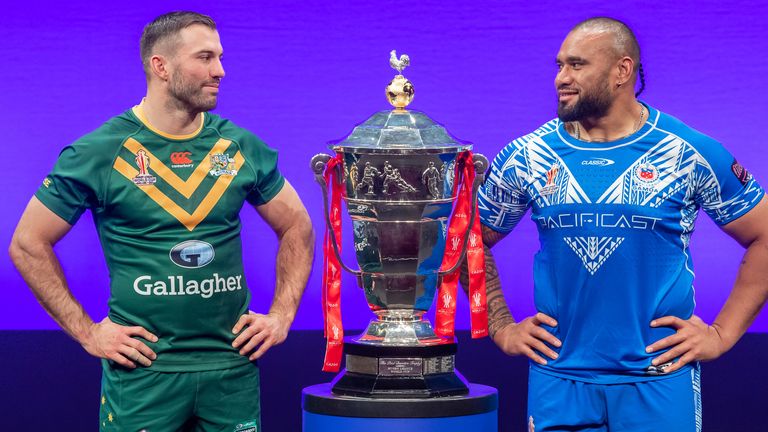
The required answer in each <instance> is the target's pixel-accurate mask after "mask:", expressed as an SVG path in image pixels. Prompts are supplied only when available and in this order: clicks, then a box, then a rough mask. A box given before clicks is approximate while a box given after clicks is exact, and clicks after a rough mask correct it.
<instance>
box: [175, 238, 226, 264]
mask: <svg viewBox="0 0 768 432" xmlns="http://www.w3.org/2000/svg"><path fill="white" fill-rule="evenodd" d="M168 256H169V257H170V258H171V261H172V262H173V263H174V264H176V265H177V266H179V267H184V268H200V267H205V266H206V265H208V264H209V263H210V262H211V261H213V258H214V257H215V256H216V253H215V252H214V250H213V246H211V245H210V244H209V243H206V242H204V241H200V240H187V241H184V242H181V243H179V244H177V245H176V246H174V247H173V249H171V252H170V253H169V254H168Z"/></svg>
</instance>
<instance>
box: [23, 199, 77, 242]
mask: <svg viewBox="0 0 768 432" xmlns="http://www.w3.org/2000/svg"><path fill="white" fill-rule="evenodd" d="M71 228H72V225H70V224H69V223H68V222H67V221H65V220H64V219H62V218H61V217H60V216H58V215H57V214H56V213H54V212H53V211H51V210H50V209H49V208H48V207H46V206H45V205H44V204H43V203H42V202H40V200H39V199H37V197H34V196H33V197H32V199H31V200H30V201H29V204H27V208H26V209H24V213H23V214H22V215H21V219H19V224H18V225H17V226H16V231H15V232H14V234H13V242H14V243H18V242H21V243H29V242H34V243H48V244H51V245H53V244H55V243H56V242H58V241H59V239H61V238H62V237H64V235H65V234H66V233H68V232H69V230H70V229H71Z"/></svg>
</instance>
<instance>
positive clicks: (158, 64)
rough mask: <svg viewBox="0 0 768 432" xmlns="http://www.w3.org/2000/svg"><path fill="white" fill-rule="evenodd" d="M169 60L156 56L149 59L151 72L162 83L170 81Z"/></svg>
mask: <svg viewBox="0 0 768 432" xmlns="http://www.w3.org/2000/svg"><path fill="white" fill-rule="evenodd" d="M169 66H170V64H169V62H168V58H167V57H165V56H162V55H159V54H155V55H153V56H152V57H150V58H149V72H150V73H151V74H152V75H154V76H156V77H157V78H159V79H160V80H162V81H168V79H169V77H170V76H171V71H170V68H169Z"/></svg>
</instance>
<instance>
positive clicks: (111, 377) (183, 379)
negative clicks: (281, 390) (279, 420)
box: [99, 361, 261, 432]
mask: <svg viewBox="0 0 768 432" xmlns="http://www.w3.org/2000/svg"><path fill="white" fill-rule="evenodd" d="M102 363H103V366H104V368H103V369H104V372H103V375H102V380H101V401H100V402H101V409H100V411H99V430H100V431H104V432H106V431H120V432H137V431H146V432H175V431H204V432H208V431H226V432H261V419H260V414H261V407H260V404H259V401H260V399H259V368H258V366H256V364H252V363H249V364H246V365H243V366H238V367H235V368H232V369H221V370H212V371H200V372H154V371H150V370H147V369H143V368H136V369H126V368H123V367H121V366H117V365H110V364H109V363H107V362H106V361H104V362H102Z"/></svg>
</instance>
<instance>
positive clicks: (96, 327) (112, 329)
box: [83, 317, 157, 369]
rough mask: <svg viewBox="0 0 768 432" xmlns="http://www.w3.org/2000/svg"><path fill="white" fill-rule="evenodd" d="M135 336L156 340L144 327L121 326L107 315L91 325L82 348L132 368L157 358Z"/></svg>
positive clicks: (150, 362) (149, 362) (146, 365)
mask: <svg viewBox="0 0 768 432" xmlns="http://www.w3.org/2000/svg"><path fill="white" fill-rule="evenodd" d="M137 336H138V337H140V338H142V339H144V340H148V341H150V342H157V336H155V335H153V334H152V333H150V332H148V331H147V330H146V329H145V328H144V327H141V326H131V327H129V326H122V325H119V324H115V323H113V322H112V320H110V319H109V317H107V318H104V319H103V320H102V321H101V322H100V323H94V324H93V325H92V326H91V329H90V337H89V338H88V340H87V341H85V342H83V348H85V350H86V351H88V353H89V354H91V355H92V356H95V357H99V358H104V359H107V360H112V361H114V362H115V363H117V364H119V365H121V366H125V367H127V368H130V369H134V368H135V367H136V364H137V363H138V364H140V365H142V366H145V367H148V366H150V365H151V364H152V360H155V359H156V358H157V354H155V352H154V351H152V350H151V349H150V348H149V347H148V346H147V345H146V344H145V343H144V342H142V341H140V340H138V339H136V337H137Z"/></svg>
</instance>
